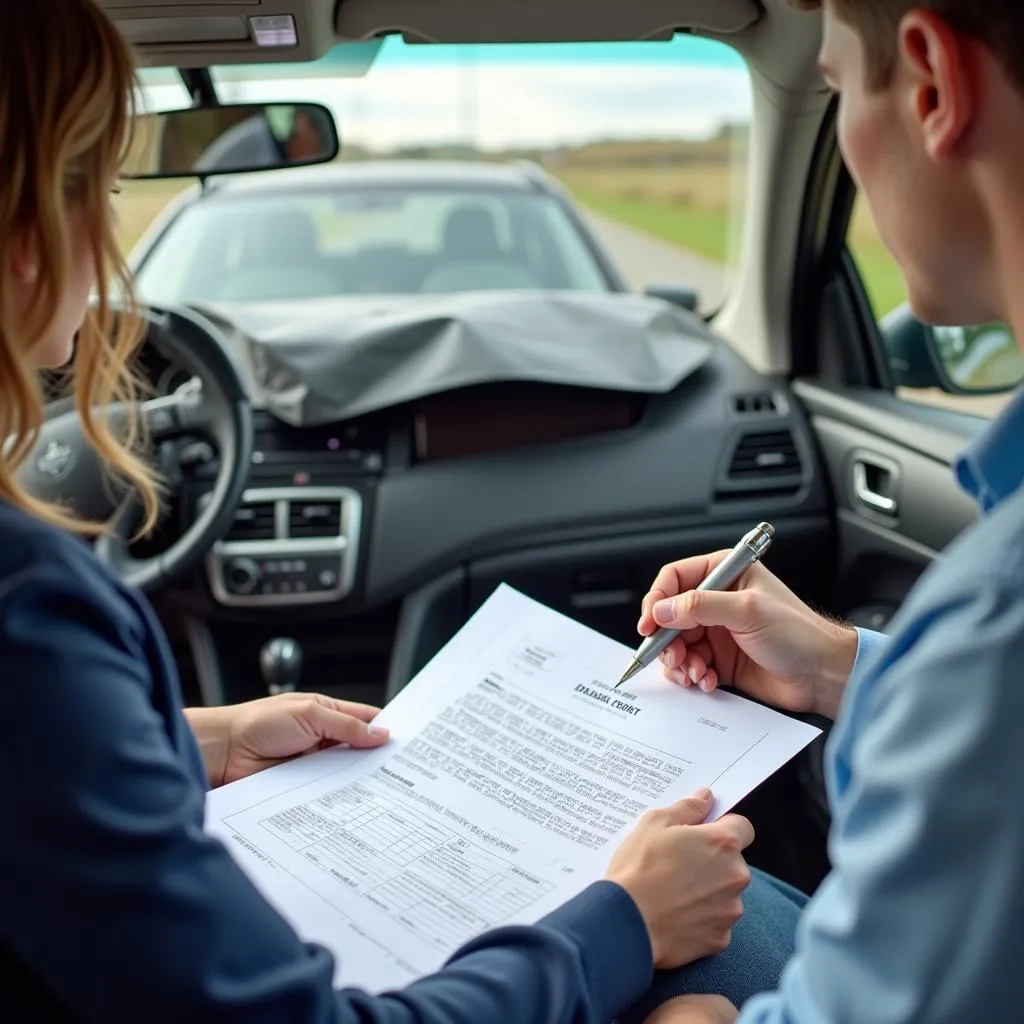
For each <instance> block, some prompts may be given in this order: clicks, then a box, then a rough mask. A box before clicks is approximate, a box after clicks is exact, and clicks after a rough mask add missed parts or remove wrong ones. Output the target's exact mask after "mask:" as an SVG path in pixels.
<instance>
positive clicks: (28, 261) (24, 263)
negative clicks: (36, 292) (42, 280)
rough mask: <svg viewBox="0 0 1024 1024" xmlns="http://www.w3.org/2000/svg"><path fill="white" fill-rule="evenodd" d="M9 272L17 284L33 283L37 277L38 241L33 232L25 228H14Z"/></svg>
mask: <svg viewBox="0 0 1024 1024" xmlns="http://www.w3.org/2000/svg"><path fill="white" fill-rule="evenodd" d="M11 272H12V273H13V274H14V280H15V281H17V282H18V283H19V284H35V283H36V280H37V279H38V278H39V243H38V240H37V239H36V237H35V234H34V232H32V231H29V230H27V229H25V228H17V227H16V228H15V229H14V233H13V237H12V239H11Z"/></svg>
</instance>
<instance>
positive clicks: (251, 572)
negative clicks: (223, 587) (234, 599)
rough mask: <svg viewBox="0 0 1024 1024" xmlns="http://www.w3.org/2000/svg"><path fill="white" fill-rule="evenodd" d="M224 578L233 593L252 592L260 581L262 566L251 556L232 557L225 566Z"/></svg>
mask: <svg viewBox="0 0 1024 1024" xmlns="http://www.w3.org/2000/svg"><path fill="white" fill-rule="evenodd" d="M224 580H225V583H226V584H227V589H228V590H229V591H230V592H231V593H232V594H241V595H246V594H251V593H252V592H253V591H254V590H255V589H256V587H257V586H258V585H259V582H260V567H259V566H258V565H257V564H256V563H255V562H254V561H253V560H252V559H251V558H232V559H231V560H230V561H229V562H228V563H227V564H226V565H225V566H224Z"/></svg>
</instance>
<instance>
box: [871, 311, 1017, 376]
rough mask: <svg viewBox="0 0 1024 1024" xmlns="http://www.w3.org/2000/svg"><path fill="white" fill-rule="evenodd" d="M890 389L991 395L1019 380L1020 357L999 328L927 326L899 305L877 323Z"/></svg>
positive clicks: (1003, 328) (1001, 326)
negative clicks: (888, 373)
mask: <svg viewBox="0 0 1024 1024" xmlns="http://www.w3.org/2000/svg"><path fill="white" fill-rule="evenodd" d="M882 340H883V343H884V344H885V349H886V356H887V357H888V361H889V369H890V371H891V373H892V377H893V384H894V385H895V386H896V387H909V388H929V387H935V388H940V389H941V390H943V391H945V392H947V393H949V394H952V395H994V394H999V393H1001V392H1004V391H1010V390H1012V389H1013V388H1015V387H1017V385H1018V384H1020V383H1021V381H1024V355H1022V353H1021V351H1020V348H1019V347H1018V345H1017V341H1016V338H1015V337H1014V335H1013V333H1012V332H1011V331H1010V329H1009V328H1008V327H1006V326H1005V325H1004V324H982V325H979V326H976V327H929V326H928V325H927V324H923V323H921V322H920V321H919V320H918V319H917V318H916V317H915V316H914V315H913V313H911V311H910V308H909V307H908V306H901V307H900V308H899V309H897V310H895V311H894V312H893V313H891V314H890V315H889V317H888V318H887V319H886V321H885V322H884V323H883V324H882Z"/></svg>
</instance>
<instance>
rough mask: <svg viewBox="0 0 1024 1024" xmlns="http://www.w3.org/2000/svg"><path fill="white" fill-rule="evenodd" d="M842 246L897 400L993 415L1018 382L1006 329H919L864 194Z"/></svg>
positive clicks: (1021, 377)
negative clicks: (878, 335) (877, 331)
mask: <svg viewBox="0 0 1024 1024" xmlns="http://www.w3.org/2000/svg"><path fill="white" fill-rule="evenodd" d="M849 245H850V251H851V252H852V253H853V257H854V260H855V261H856V263H857V267H858V269H859V270H860V274H861V277H862V279H863V281H864V286H865V288H866V290H867V293H868V297H869V298H870V300H871V305H872V308H873V309H874V313H875V316H876V317H877V318H878V322H879V326H880V328H881V332H882V339H883V343H884V345H885V353H886V358H887V359H888V361H889V369H890V372H891V375H892V377H893V379H894V381H896V382H897V386H896V393H897V394H898V395H899V396H900V398H904V399H906V400H907V401H911V402H921V403H924V404H926V405H935V406H939V407H941V408H944V409H952V410H954V411H958V412H965V413H970V414H972V415H974V416H988V417H992V416H996V415H998V413H999V412H1000V411H1001V410H1002V408H1003V407H1004V406H1005V405H1006V403H1007V402H1008V401H1009V400H1010V399H1011V397H1012V396H1013V393H1014V391H1015V389H1016V387H1017V385H1019V384H1020V383H1021V381H1024V355H1022V354H1021V351H1020V349H1019V348H1018V347H1017V343H1016V340H1015V339H1014V336H1013V334H1012V333H1011V332H1010V330H1009V328H1007V327H1006V326H1005V325H1003V324H979V325H976V326H973V327H935V328H929V327H925V326H924V325H923V324H920V323H919V322H918V321H917V320H916V319H915V318H914V316H913V314H912V313H911V311H910V309H909V307H908V306H907V290H906V286H905V285H904V283H903V277H902V275H901V274H900V269H899V266H898V265H897V264H896V261H895V260H894V259H893V258H892V256H890V255H889V252H888V250H887V249H886V248H885V245H884V244H883V243H882V240H881V239H880V238H879V236H878V231H877V229H876V228H875V225H874V222H873V221H872V219H871V214H870V211H869V210H868V207H867V204H866V203H865V202H864V200H863V197H860V198H858V200H857V204H856V207H855V208H854V214H853V219H852V221H851V223H850V233H849Z"/></svg>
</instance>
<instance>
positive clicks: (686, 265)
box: [586, 210, 726, 310]
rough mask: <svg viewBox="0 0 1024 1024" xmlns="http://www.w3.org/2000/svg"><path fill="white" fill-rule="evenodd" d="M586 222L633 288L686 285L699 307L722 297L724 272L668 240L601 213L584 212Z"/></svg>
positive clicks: (714, 306) (713, 304)
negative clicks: (696, 297)
mask: <svg viewBox="0 0 1024 1024" xmlns="http://www.w3.org/2000/svg"><path fill="white" fill-rule="evenodd" d="M586 217H587V223H588V224H589V225H590V228H591V230H592V231H593V232H594V234H595V235H596V236H597V239H598V241H599V242H600V243H601V245H602V246H603V247H604V248H605V249H606V250H607V251H608V252H609V253H610V254H611V257H612V260H613V261H614V262H615V265H616V266H617V267H618V268H619V270H620V271H621V272H622V275H623V276H624V277H625V278H626V282H627V283H628V284H629V286H630V287H631V288H632V289H634V290H635V291H643V290H644V288H645V287H647V286H648V285H651V284H674V285H685V286H686V287H688V288H694V289H696V290H697V292H698V293H699V294H700V308H701V309H706V310H711V309H717V308H718V307H719V305H721V302H722V299H723V298H724V297H725V289H726V271H725V268H724V267H722V266H721V265H720V264H717V263H712V262H711V261H710V260H706V259H703V258H702V257H700V256H697V255H695V254H694V253H691V252H687V251H686V250H685V249H680V248H679V246H677V245H672V243H671V242H663V241H661V239H658V238H653V237H651V236H650V235H647V234H645V233H644V232H642V231H637V230H636V228H631V227H628V226H627V225H625V224H620V223H618V222H616V221H614V220H610V219H609V218H607V217H602V216H601V215H600V214H597V213H592V212H591V211H589V210H588V211H587V212H586Z"/></svg>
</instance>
